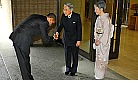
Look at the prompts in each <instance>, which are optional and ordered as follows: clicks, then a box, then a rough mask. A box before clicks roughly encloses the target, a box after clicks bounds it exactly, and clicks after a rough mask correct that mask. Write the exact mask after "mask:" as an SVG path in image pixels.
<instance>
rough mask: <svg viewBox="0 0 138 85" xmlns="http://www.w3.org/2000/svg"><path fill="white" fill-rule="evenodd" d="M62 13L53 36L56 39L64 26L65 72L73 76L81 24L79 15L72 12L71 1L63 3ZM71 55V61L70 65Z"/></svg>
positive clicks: (79, 41) (80, 37)
mask: <svg viewBox="0 0 138 85" xmlns="http://www.w3.org/2000/svg"><path fill="white" fill-rule="evenodd" d="M63 12H64V13H63V14H62V17H61V22H60V26H59V27H58V29H57V32H56V34H54V38H55V39H58V34H59V33H60V32H61V30H62V28H64V33H63V39H62V40H63V43H64V48H65V61H66V72H65V75H68V74H69V73H70V75H71V76H74V75H75V73H76V72H77V66H78V50H79V46H80V44H81V41H82V24H81V18H80V15H79V14H77V13H75V12H73V5H72V4H71V3H66V4H64V9H63ZM71 56H72V57H73V63H72V65H71Z"/></svg>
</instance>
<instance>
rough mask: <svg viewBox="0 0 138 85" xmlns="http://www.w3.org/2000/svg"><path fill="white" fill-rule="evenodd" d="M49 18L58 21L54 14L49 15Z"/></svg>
mask: <svg viewBox="0 0 138 85" xmlns="http://www.w3.org/2000/svg"><path fill="white" fill-rule="evenodd" d="M47 17H49V18H53V19H54V20H56V15H55V14H54V13H49V14H48V15H47Z"/></svg>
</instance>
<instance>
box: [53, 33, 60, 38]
mask: <svg viewBox="0 0 138 85" xmlns="http://www.w3.org/2000/svg"><path fill="white" fill-rule="evenodd" d="M58 35H59V33H58V32H56V33H55V34H54V36H53V37H54V39H55V40H57V39H58Z"/></svg>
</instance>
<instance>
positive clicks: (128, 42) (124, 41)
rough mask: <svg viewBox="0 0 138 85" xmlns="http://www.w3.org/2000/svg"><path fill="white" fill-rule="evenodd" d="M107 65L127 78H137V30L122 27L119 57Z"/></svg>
mask: <svg viewBox="0 0 138 85" xmlns="http://www.w3.org/2000/svg"><path fill="white" fill-rule="evenodd" d="M108 66H109V68H110V69H112V70H114V71H115V72H117V73H119V74H121V75H123V76H125V77H126V78H128V79H134V80H135V79H136V80H137V79H138V31H134V30H129V29H127V28H126V27H122V32H121V42H120V52H119V58H118V59H114V60H110V62H109V65H108Z"/></svg>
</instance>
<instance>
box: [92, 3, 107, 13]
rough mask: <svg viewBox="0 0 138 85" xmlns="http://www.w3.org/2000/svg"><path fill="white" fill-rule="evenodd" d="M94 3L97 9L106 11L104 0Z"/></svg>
mask: <svg viewBox="0 0 138 85" xmlns="http://www.w3.org/2000/svg"><path fill="white" fill-rule="evenodd" d="M94 5H95V6H97V7H98V8H99V9H101V8H103V12H105V11H106V3H105V2H104V1H99V2H97V3H95V4H94Z"/></svg>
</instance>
